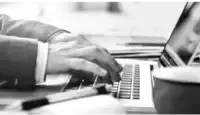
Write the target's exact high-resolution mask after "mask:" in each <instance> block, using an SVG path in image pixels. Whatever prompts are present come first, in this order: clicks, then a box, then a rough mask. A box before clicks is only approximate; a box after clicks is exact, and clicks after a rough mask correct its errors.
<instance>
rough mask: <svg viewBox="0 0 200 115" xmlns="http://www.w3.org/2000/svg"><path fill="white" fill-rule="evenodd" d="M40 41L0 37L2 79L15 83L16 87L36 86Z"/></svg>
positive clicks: (0, 73) (0, 72) (0, 71)
mask: <svg viewBox="0 0 200 115" xmlns="http://www.w3.org/2000/svg"><path fill="white" fill-rule="evenodd" d="M37 50H38V41H37V40H33V39H28V38H19V37H14V36H4V35H0V79H3V80H6V81H13V80H14V81H15V84H10V85H16V87H21V88H30V87H33V86H34V85H35V77H34V76H35V67H36V58H37Z"/></svg>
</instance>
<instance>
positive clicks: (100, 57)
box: [76, 47, 121, 81]
mask: <svg viewBox="0 0 200 115" xmlns="http://www.w3.org/2000/svg"><path fill="white" fill-rule="evenodd" d="M90 48H91V47H86V48H81V49H78V50H77V52H76V54H77V57H80V58H84V59H86V60H88V61H91V62H94V63H96V64H98V65H99V66H101V67H102V68H104V69H106V70H107V71H108V72H109V73H111V74H110V76H111V79H112V80H114V81H119V80H120V79H121V77H120V76H119V72H120V69H117V68H116V66H118V65H117V63H115V62H114V58H112V57H111V56H109V55H108V54H107V53H105V52H103V51H101V52H99V51H96V52H90V50H91V49H90ZM97 52H98V53H99V54H96V53H97ZM113 66H114V67H115V68H114V67H113ZM113 68H114V69H113Z"/></svg>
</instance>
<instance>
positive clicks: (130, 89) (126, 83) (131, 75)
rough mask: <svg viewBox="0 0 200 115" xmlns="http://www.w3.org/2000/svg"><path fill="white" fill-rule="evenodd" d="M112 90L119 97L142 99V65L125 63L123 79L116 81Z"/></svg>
mask: <svg viewBox="0 0 200 115" xmlns="http://www.w3.org/2000/svg"><path fill="white" fill-rule="evenodd" d="M112 92H113V93H115V97H116V98H119V99H140V66H139V65H138V64H135V65H133V64H126V65H124V69H123V71H122V73H121V81H120V82H114V84H113V88H112Z"/></svg>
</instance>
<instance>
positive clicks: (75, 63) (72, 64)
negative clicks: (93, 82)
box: [65, 58, 107, 79]
mask: <svg viewBox="0 0 200 115" xmlns="http://www.w3.org/2000/svg"><path fill="white" fill-rule="evenodd" d="M65 63H66V64H67V66H68V69H69V70H77V71H82V72H89V73H94V74H96V75H98V76H102V77H104V76H106V75H107V71H106V70H105V69H103V68H101V67H100V66H99V65H97V64H95V63H92V62H90V61H88V60H85V59H81V58H70V59H67V60H66V62H65ZM88 79H91V78H88Z"/></svg>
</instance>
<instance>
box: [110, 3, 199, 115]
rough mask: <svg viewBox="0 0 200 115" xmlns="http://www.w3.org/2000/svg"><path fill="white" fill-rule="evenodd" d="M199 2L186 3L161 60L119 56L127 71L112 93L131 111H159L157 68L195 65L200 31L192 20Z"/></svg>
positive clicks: (160, 57) (159, 58) (116, 83)
mask: <svg viewBox="0 0 200 115" xmlns="http://www.w3.org/2000/svg"><path fill="white" fill-rule="evenodd" d="M196 5H197V4H196V3H186V4H185V6H184V7H183V10H182V13H181V15H180V17H179V19H178V20H177V23H176V25H175V27H174V29H173V31H172V33H171V36H170V38H169V39H168V41H167V43H166V45H165V46H164V49H163V51H162V53H161V55H160V56H159V57H158V61H149V60H148V61H145V60H136V59H130V58H129V59H117V61H118V62H119V63H120V64H121V65H122V66H123V67H124V70H123V71H122V72H121V78H122V79H121V81H120V82H115V83H114V84H113V90H112V92H113V93H115V94H116V95H115V97H116V98H118V99H119V100H120V102H121V103H122V104H123V106H124V107H125V108H126V109H127V112H128V113H156V111H155V109H154V104H153V99H152V88H153V86H154V79H153V76H151V71H152V70H153V69H155V68H162V67H170V66H190V65H191V64H192V61H193V59H194V57H195V54H196V52H197V49H198V48H199V41H198V38H195V39H194V38H193V37H195V36H194V35H195V34H196V33H197V32H196V31H197V27H196V23H194V21H193V20H192V18H193V17H192V15H193V14H192V13H193V12H194V11H193V10H194V9H195V7H196ZM199 26H200V25H199ZM199 28H200V27H199ZM195 32H196V33H195Z"/></svg>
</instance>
